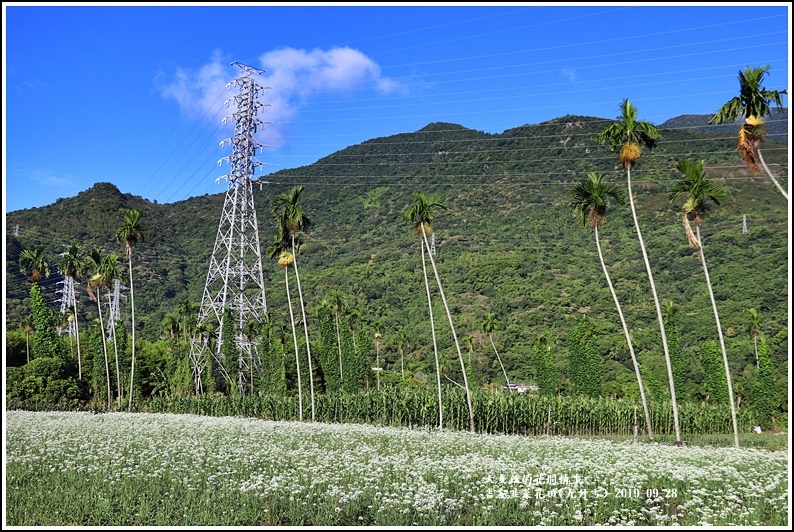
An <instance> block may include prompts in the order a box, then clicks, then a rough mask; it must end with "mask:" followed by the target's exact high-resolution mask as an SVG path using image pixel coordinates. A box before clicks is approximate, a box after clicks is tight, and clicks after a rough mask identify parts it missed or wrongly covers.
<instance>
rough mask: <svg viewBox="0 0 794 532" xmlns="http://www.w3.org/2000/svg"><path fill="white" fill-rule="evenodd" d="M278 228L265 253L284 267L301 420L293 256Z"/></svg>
mask: <svg viewBox="0 0 794 532" xmlns="http://www.w3.org/2000/svg"><path fill="white" fill-rule="evenodd" d="M280 229H281V228H280V227H279V232H278V233H277V234H276V238H275V239H274V240H273V243H272V244H270V246H268V248H267V250H266V254H267V256H268V257H269V258H271V259H272V258H276V257H278V265H279V266H281V267H282V268H284V285H285V286H286V289H287V306H288V307H289V319H290V324H291V325H292V342H293V344H295V369H296V371H297V372H298V420H299V421H303V387H302V386H301V364H300V356H299V355H298V334H297V333H296V332H295V313H294V312H292V298H291V296H290V293H289V267H290V266H292V265H293V264H294V263H295V257H294V256H293V255H292V253H290V252H289V251H287V249H289V244H288V243H287V242H286V239H285V238H284V236H285V235H284V233H283V231H281V230H280ZM310 370H311V368H310Z"/></svg>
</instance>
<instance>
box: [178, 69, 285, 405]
mask: <svg viewBox="0 0 794 532" xmlns="http://www.w3.org/2000/svg"><path fill="white" fill-rule="evenodd" d="M232 66H234V67H237V68H238V69H240V76H239V77H238V78H237V79H235V80H234V81H232V82H231V83H229V84H228V85H227V86H226V88H227V89H231V88H232V87H237V88H238V91H239V92H238V94H237V96H235V97H233V98H230V99H228V100H226V106H229V104H230V103H234V107H235V110H234V112H233V113H232V115H231V116H228V117H226V118H224V119H223V123H224V124H225V123H226V122H227V121H228V120H229V119H230V118H232V119H234V135H233V136H232V137H231V138H229V139H226V140H224V141H223V142H221V147H223V146H224V145H225V144H227V143H228V144H231V147H232V153H231V155H228V156H226V157H223V158H222V159H221V160H219V161H218V164H219V165H220V164H221V162H223V161H224V160H225V161H226V162H227V163H228V164H229V167H230V169H229V173H228V174H226V175H225V176H223V177H221V178H218V180H217V181H218V182H220V180H221V179H226V181H227V184H228V186H227V189H226V199H225V200H224V203H223V211H222V212H221V218H220V223H219V224H218V233H217V236H216V237H215V245H214V247H213V250H212V256H211V257H210V264H209V270H208V272H207V281H206V283H205V285H204V294H203V296H202V299H201V307H200V308H199V315H198V323H197V327H196V333H194V335H193V337H192V339H191V342H190V361H191V364H192V366H193V379H194V385H195V390H196V393H197V394H199V393H203V392H204V386H203V384H202V374H203V373H204V371H209V372H211V378H215V377H216V375H217V374H218V373H219V374H220V375H221V376H223V378H224V379H226V381H227V385H229V384H231V383H232V382H234V381H235V380H236V382H237V386H238V390H239V392H240V394H245V393H246V388H247V387H249V386H252V385H253V372H254V370H255V369H256V368H258V367H259V366H260V360H259V353H258V351H257V348H256V343H255V342H252V341H249V340H248V338H247V337H246V335H245V334H244V333H245V330H246V326H247V325H248V324H249V323H252V322H253V324H261V323H263V321H264V318H265V312H266V311H267V303H266V299H265V282H264V276H263V274H262V253H261V250H260V247H259V229H258V225H257V220H256V210H255V209H254V194H253V187H252V182H253V181H254V180H255V178H254V172H255V171H256V169H257V168H258V167H261V166H262V164H261V163H260V162H259V161H257V160H256V158H255V157H254V155H255V152H256V150H257V149H260V150H261V149H262V144H260V143H259V142H258V141H257V140H256V139H255V138H254V134H255V133H256V132H257V130H258V129H259V127H260V126H262V125H263V124H265V122H263V121H262V120H259V119H258V118H256V115H257V112H258V111H259V109H260V108H261V107H263V104H261V103H259V102H258V101H257V97H258V96H259V95H260V94H261V93H262V92H264V90H266V89H268V88H269V87H262V86H260V85H258V84H257V82H256V79H255V78H256V77H257V76H258V75H260V74H262V72H263V71H262V70H257V69H255V68H253V67H250V66H247V65H243V64H241V63H238V62H236V61H235V62H234V63H232ZM227 310H228V311H230V315H231V316H232V319H233V322H232V323H224V315H225V313H226V311H227ZM228 327H233V331H234V334H233V335H230V334H229V331H228V330H227V328H228ZM224 331H226V332H225V333H224ZM210 335H212V336H213V337H214V338H215V339H216V342H215V346H214V348H212V347H211V344H210V342H209V336H210ZM230 337H233V338H234V342H235V349H234V350H231V349H229V347H228V346H227V347H226V348H225V349H223V345H222V344H223V341H224V338H230ZM232 352H234V353H235V355H236V358H237V359H236V360H229V359H228V357H227V355H228V354H229V353H232ZM249 379H250V380H249Z"/></svg>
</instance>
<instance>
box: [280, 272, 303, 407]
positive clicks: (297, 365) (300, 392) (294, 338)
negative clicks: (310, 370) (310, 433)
mask: <svg viewBox="0 0 794 532" xmlns="http://www.w3.org/2000/svg"><path fill="white" fill-rule="evenodd" d="M284 284H285V285H286V287H287V306H289V321H290V323H291V324H292V342H293V343H294V344H295V369H296V370H297V372H298V420H299V421H303V389H302V388H301V363H300V357H299V355H298V335H297V333H296V332H295V314H294V313H293V312H292V298H291V297H290V295H289V266H288V267H286V268H284Z"/></svg>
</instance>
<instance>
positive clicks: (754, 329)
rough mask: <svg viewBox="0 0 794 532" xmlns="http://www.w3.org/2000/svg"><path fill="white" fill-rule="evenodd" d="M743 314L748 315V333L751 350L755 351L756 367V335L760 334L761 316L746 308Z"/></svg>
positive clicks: (755, 311) (756, 362)
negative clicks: (751, 341) (750, 339)
mask: <svg viewBox="0 0 794 532" xmlns="http://www.w3.org/2000/svg"><path fill="white" fill-rule="evenodd" d="M745 312H747V313H748V314H749V315H750V325H749V327H748V332H749V333H750V336H752V337H753V350H754V351H755V367H756V368H757V367H758V335H759V334H761V315H760V314H759V313H758V311H757V310H755V309H754V308H748V309H747V310H746V311H745Z"/></svg>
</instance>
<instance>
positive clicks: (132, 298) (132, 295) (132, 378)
mask: <svg viewBox="0 0 794 532" xmlns="http://www.w3.org/2000/svg"><path fill="white" fill-rule="evenodd" d="M129 262H130V305H131V308H132V323H131V329H132V367H131V368H130V404H129V409H130V410H132V396H133V395H134V394H133V390H134V388H133V384H134V382H135V289H134V288H133V286H132V255H130V258H129Z"/></svg>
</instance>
